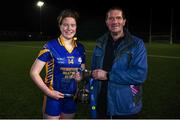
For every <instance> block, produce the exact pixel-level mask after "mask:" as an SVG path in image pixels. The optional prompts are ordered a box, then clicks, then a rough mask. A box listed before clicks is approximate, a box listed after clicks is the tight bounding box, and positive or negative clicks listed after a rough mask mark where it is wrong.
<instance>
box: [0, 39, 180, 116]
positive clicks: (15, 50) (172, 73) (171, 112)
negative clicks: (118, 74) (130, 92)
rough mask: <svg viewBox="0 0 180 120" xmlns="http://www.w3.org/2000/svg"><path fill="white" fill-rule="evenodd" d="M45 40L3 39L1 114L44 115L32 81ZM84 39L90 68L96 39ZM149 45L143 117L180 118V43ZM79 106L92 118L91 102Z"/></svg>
mask: <svg viewBox="0 0 180 120" xmlns="http://www.w3.org/2000/svg"><path fill="white" fill-rule="evenodd" d="M44 43H45V42H35V41H28V42H0V56H1V57H0V82H1V83H0V118H42V112H41V106H42V98H43V93H42V92H41V91H40V90H39V89H38V88H37V87H36V86H35V84H34V83H33V82H32V80H31V78H30V77H29V70H30V67H31V65H32V63H33V61H34V60H35V58H36V57H37V54H38V52H39V50H40V49H41V48H42V46H43V44H44ZM82 43H83V44H84V45H85V48H86V50H87V65H88V68H89V66H90V60H91V59H90V56H91V54H92V49H93V47H94V42H82ZM146 47H147V51H148V65H149V67H148V78H147V81H146V82H145V84H144V87H143V90H144V91H143V104H144V106H143V110H142V112H141V113H140V118H180V95H179V93H180V92H178V91H180V76H179V75H180V74H179V73H180V72H179V70H180V45H177V44H176V45H168V44H151V45H148V44H147V45H146ZM43 75H44V74H43V73H42V76H43ZM78 106H79V107H78V112H77V115H76V118H90V116H89V109H88V105H86V104H79V105H78Z"/></svg>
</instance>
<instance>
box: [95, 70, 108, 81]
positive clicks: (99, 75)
mask: <svg viewBox="0 0 180 120" xmlns="http://www.w3.org/2000/svg"><path fill="white" fill-rule="evenodd" d="M92 76H93V78H94V79H98V80H107V79H108V78H107V72H106V71H104V70H102V69H95V70H93V72H92Z"/></svg>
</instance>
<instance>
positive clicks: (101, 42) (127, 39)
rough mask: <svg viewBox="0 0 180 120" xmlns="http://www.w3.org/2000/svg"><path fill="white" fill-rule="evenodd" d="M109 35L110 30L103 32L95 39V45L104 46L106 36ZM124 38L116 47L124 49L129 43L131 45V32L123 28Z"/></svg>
mask: <svg viewBox="0 0 180 120" xmlns="http://www.w3.org/2000/svg"><path fill="white" fill-rule="evenodd" d="M109 35H110V32H107V33H105V34H104V35H103V36H102V37H100V38H99V39H97V41H96V46H97V47H99V48H104V49H105V47H106V44H107V41H108V37H109ZM124 35H125V36H124V38H123V39H122V42H121V43H122V44H120V45H119V46H118V49H120V50H121V49H124V48H126V47H128V46H130V45H132V43H133V40H132V35H131V33H130V32H129V31H128V29H126V28H125V29H124Z"/></svg>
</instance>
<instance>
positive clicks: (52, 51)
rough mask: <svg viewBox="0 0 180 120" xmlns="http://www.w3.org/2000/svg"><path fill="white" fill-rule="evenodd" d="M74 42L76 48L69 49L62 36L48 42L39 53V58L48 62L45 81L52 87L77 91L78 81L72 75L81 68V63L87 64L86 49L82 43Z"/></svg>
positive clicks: (71, 91)
mask: <svg viewBox="0 0 180 120" xmlns="http://www.w3.org/2000/svg"><path fill="white" fill-rule="evenodd" d="M73 42H74V49H73V50H68V49H66V47H65V45H64V40H63V38H62V37H61V36H60V37H59V38H58V39H54V40H51V41H49V42H47V43H46V44H45V45H44V47H43V49H42V50H41V51H40V53H39V55H38V59H39V60H41V61H44V62H46V77H45V83H46V85H47V86H48V87H49V88H50V89H54V90H57V91H60V92H62V93H69V94H75V93H76V89H77V83H76V81H75V80H74V79H72V78H71V75H72V74H74V73H75V72H76V71H77V70H78V69H80V68H81V64H85V50H84V47H83V45H82V44H80V43H79V42H77V41H75V40H74V41H73Z"/></svg>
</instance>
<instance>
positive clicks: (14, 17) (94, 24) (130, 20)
mask: <svg viewBox="0 0 180 120" xmlns="http://www.w3.org/2000/svg"><path fill="white" fill-rule="evenodd" d="M36 2H37V1H36V0H29V1H28V0H25V1H23V2H22V1H4V2H3V3H1V4H0V15H1V19H0V32H1V37H0V40H5V39H3V38H2V36H5V35H4V34H5V33H4V32H6V36H12V34H13V32H14V34H18V33H21V34H26V35H25V37H23V38H22V39H24V38H26V37H27V36H28V35H30V34H31V35H33V34H36V35H38V34H39V32H40V22H41V31H42V35H43V36H46V39H49V38H54V37H57V36H59V34H60V33H59V29H58V27H57V20H56V18H57V16H58V15H59V13H60V12H61V11H62V10H63V9H73V10H76V11H77V12H78V13H79V14H80V19H79V22H78V37H79V38H81V39H96V38H97V37H99V36H100V35H101V34H103V33H104V32H106V31H107V28H106V26H105V14H106V11H107V10H108V8H110V7H112V6H120V7H122V8H123V9H124V10H125V12H126V17H127V26H128V28H129V29H130V31H131V32H132V33H133V34H135V35H137V36H139V37H141V38H143V39H145V41H146V40H148V37H149V26H150V13H151V10H152V34H163V35H164V34H166V35H168V34H169V33H170V25H171V24H170V23H171V10H172V9H173V39H174V40H175V41H176V42H178V40H179V38H180V35H179V31H180V23H179V18H178V16H179V11H180V10H179V8H178V7H176V6H175V5H176V3H175V2H173V1H157V0H156V1H150V0H149V1H148V0H147V1H137V0H136V1H133V0H124V1H123V0H89V1H88V0H44V2H45V5H44V6H43V7H42V8H41V17H40V8H38V7H37V6H36ZM7 34H8V35H7Z"/></svg>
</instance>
